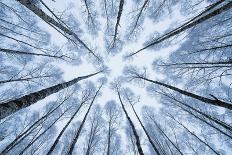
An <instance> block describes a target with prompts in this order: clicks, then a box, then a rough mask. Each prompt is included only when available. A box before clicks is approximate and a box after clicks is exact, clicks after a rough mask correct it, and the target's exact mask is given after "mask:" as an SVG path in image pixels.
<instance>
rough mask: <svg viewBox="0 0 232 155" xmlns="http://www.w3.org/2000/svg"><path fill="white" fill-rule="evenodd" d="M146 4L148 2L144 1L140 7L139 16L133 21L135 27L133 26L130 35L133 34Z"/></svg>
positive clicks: (147, 0)
mask: <svg viewBox="0 0 232 155" xmlns="http://www.w3.org/2000/svg"><path fill="white" fill-rule="evenodd" d="M148 2H149V0H145V1H144V3H143V6H142V8H141V9H140V11H139V14H138V15H137V18H136V20H135V25H134V27H133V29H132V30H131V34H132V33H133V32H134V30H135V29H136V28H137V25H138V22H139V19H140V17H141V15H142V13H143V10H144V9H145V7H146V5H147V3H148Z"/></svg>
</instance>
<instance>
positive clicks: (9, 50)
mask: <svg viewBox="0 0 232 155" xmlns="http://www.w3.org/2000/svg"><path fill="white" fill-rule="evenodd" d="M0 51H1V52H4V53H9V54H17V55H33V56H44V57H50V58H57V59H62V60H63V59H64V57H65V56H64V55H61V56H56V55H49V54H39V53H31V52H26V51H19V50H12V49H4V48H0Z"/></svg>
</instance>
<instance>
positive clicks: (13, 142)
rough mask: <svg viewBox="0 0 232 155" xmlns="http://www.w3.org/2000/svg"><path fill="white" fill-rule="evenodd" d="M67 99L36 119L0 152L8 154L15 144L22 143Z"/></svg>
mask: <svg viewBox="0 0 232 155" xmlns="http://www.w3.org/2000/svg"><path fill="white" fill-rule="evenodd" d="M67 99H68V98H66V99H65V100H63V101H62V102H61V103H60V104H59V105H58V106H57V107H56V108H54V109H53V110H51V111H50V110H49V111H48V113H46V114H45V115H44V116H42V117H41V118H40V119H38V120H37V121H35V122H34V123H33V124H32V125H31V126H30V127H29V128H28V129H27V130H25V131H24V132H23V133H21V134H20V135H19V136H17V137H16V138H15V139H14V140H13V141H12V142H11V143H10V144H9V145H7V146H6V148H5V149H4V150H3V151H2V152H0V154H6V153H7V152H8V151H9V150H11V149H12V148H13V147H14V146H16V145H17V144H18V143H20V142H21V141H22V140H24V139H25V138H26V137H27V136H28V135H29V134H30V133H31V132H32V131H33V130H34V129H36V128H37V127H38V126H39V125H40V124H41V123H42V121H44V120H46V119H47V118H48V117H49V115H51V114H52V113H53V112H54V111H55V110H57V109H58V108H59V107H60V106H61V105H62V104H64V103H65V101H66V100H67Z"/></svg>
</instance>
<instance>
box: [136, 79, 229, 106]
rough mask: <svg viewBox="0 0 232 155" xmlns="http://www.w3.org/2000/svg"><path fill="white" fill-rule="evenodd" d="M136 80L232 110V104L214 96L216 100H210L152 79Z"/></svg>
mask: <svg viewBox="0 0 232 155" xmlns="http://www.w3.org/2000/svg"><path fill="white" fill-rule="evenodd" d="M136 78H139V79H143V80H145V81H148V82H151V83H154V84H158V85H161V86H164V87H166V88H168V89H171V90H174V91H176V92H179V93H180V94H183V95H186V96H189V97H191V98H194V99H197V100H199V101H202V102H204V103H208V104H210V105H214V106H218V107H224V108H227V109H229V110H232V104H230V103H227V102H224V101H221V100H219V99H217V98H216V97H215V96H213V95H211V96H212V97H213V98H214V99H209V98H206V97H203V96H199V95H196V94H194V93H191V92H188V91H185V90H182V89H179V88H177V87H174V86H171V85H168V84H165V83H162V82H159V81H154V80H150V79H147V78H145V77H141V76H137V77H136Z"/></svg>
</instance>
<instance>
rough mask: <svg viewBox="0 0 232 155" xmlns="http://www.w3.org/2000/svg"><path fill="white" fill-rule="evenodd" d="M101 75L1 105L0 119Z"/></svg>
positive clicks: (46, 89) (61, 85) (51, 88)
mask: <svg viewBox="0 0 232 155" xmlns="http://www.w3.org/2000/svg"><path fill="white" fill-rule="evenodd" d="M99 73H101V71H100V72H96V73H94V74H89V75H86V76H82V77H77V78H75V79H73V80H71V81H68V82H64V83H60V84H57V85H55V86H52V87H49V88H45V89H42V90H40V91H37V92H34V93H31V94H28V95H25V96H23V97H20V98H18V99H15V100H12V101H9V102H5V103H1V105H0V116H1V117H0V118H4V117H6V116H9V115H11V114H12V113H14V112H16V111H18V110H20V109H22V108H25V107H28V106H30V105H31V104H33V103H35V102H37V101H39V100H41V99H44V98H45V97H47V96H49V95H51V94H53V93H56V92H58V91H60V90H62V89H64V88H67V87H69V86H71V85H73V84H75V83H77V82H79V81H81V80H84V79H87V78H89V77H91V76H94V75H97V74H99Z"/></svg>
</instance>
